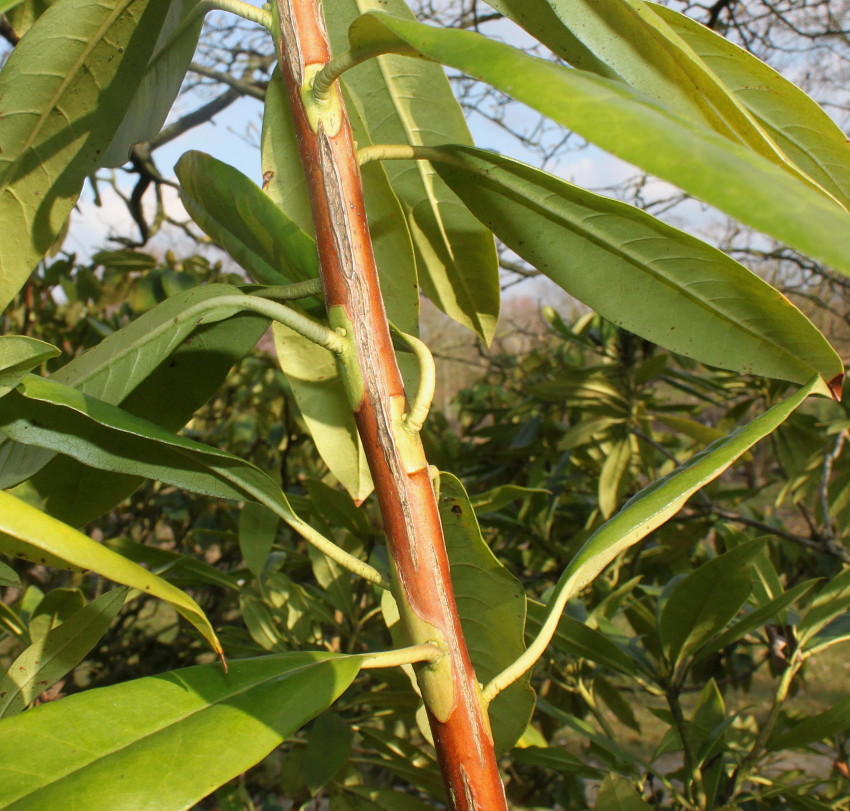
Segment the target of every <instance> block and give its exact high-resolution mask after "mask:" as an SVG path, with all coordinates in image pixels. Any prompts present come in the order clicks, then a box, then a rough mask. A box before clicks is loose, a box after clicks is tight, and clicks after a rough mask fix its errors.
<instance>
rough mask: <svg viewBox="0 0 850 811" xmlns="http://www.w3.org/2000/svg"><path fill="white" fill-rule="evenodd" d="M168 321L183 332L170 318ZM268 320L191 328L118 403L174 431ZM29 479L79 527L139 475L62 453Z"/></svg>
mask: <svg viewBox="0 0 850 811" xmlns="http://www.w3.org/2000/svg"><path fill="white" fill-rule="evenodd" d="M179 320H180V319H179V317H178V321H179ZM172 325H173V326H174V328H175V329H176V330H178V331H182V330H181V329H180V328H179V327H178V325H177V324H174V322H173V320H172ZM267 325H268V319H266V318H264V317H263V316H260V315H256V314H253V313H239V314H238V315H235V316H232V317H231V318H228V319H226V320H223V321H219V322H216V323H214V324H206V325H202V326H200V327H196V328H195V330H194V332H193V333H192V334H191V335H190V336H189V337H187V338H186V339H185V340H184V341H183V342H182V343H181V344H180V345H179V346H178V347H177V348H176V349H175V350H174V351H173V352H172V353H171V354H170V355H168V356H167V357H163V358H162V359H161V362H160V364H159V366H157V367H156V368H155V369H154V370H153V371H152V372H151V373H150V374H149V375H148V377H146V378H145V379H144V380H142V381H141V382H140V383H139V385H138V386H137V387H136V388H135V389H134V390H133V391H132V392H131V393H130V394H129V395H128V396H127V397H125V398H124V400H123V401H122V402H121V408H122V409H124V410H125V411H128V412H129V413H131V414H134V415H136V416H139V417H142V418H143V419H149V420H151V421H153V422H156V424H157V425H160V426H162V427H163V428H166V429H168V430H170V431H176V430H177V429H179V428H181V427H182V426H183V425H185V424H186V422H187V421H188V420H189V418H190V417H191V416H192V414H194V413H195V411H196V410H197V409H198V408H199V407H200V406H201V405H203V404H204V402H206V400H207V399H208V398H209V397H210V396H212V395H213V394H214V392H215V391H216V390H217V389H218V387H219V386H220V385H221V383H222V382H223V381H224V379H225V377H226V376H227V373H228V372H229V371H230V369H231V367H232V366H234V365H235V364H237V363H238V362H239V361H240V360H241V359H242V357H243V356H244V355H245V354H247V352H248V351H249V350H250V349H251V348H252V347H253V346H254V344H256V342H257V341H258V340H259V339H260V337H261V336H262V335H263V333H264V332H265V331H266V327H267ZM147 351H148V352H149V351H151V350H150V349H148V350H147ZM151 360H155V358H153V359H152V358H149V357H144V358H143V359H140V362H139V365H140V366H146V365H147V364H148V363H150V362H151ZM134 372H136V373H138V370H137V369H134ZM19 447H21V446H19ZM30 481H31V483H32V486H33V487H34V488H35V490H36V492H38V494H39V495H40V496H41V497H42V498H43V499H44V504H45V508H46V509H47V511H48V512H49V513H50V514H51V515H53V516H54V517H56V518H59V519H60V520H62V521H65V523H68V524H72V525H75V526H80V525H82V524H84V523H86V522H87V521H90V520H92V519H93V518H96V517H97V516H98V515H102V514H103V513H105V512H106V511H108V510H109V509H111V508H112V507H114V506H115V505H116V504H118V503H119V502H120V501H121V500H123V499H124V498H126V497H127V496H129V495H130V494H131V493H132V492H133V491H134V490H135V489H136V487H138V485H139V484H140V481H141V480H140V479H139V478H138V477H135V476H121V475H116V474H115V473H104V472H102V471H98V470H94V469H92V468H89V467H86V466H85V465H83V464H80V463H79V462H77V461H75V460H74V459H71V458H69V457H67V456H56V457H54V458H53V459H51V460H50V462H49V463H48V464H47V465H46V466H45V467H44V468H43V469H42V470H40V471H39V472H38V473H37V474H36V475H35V476H34V477H33V478H32V479H31V480H30Z"/></svg>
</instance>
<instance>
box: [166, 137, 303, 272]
mask: <svg viewBox="0 0 850 811" xmlns="http://www.w3.org/2000/svg"><path fill="white" fill-rule="evenodd" d="M174 171H175V172H176V173H177V177H178V179H179V180H180V199H181V200H182V201H183V205H184V206H186V210H187V211H188V212H189V214H191V215H192V218H193V219H194V220H195V222H196V223H197V224H198V225H199V226H201V228H203V229H204V231H206V233H207V234H208V235H209V236H210V237H212V239H214V240H215V241H216V242H217V243H218V244H219V245H221V247H222V248H224V249H225V250H226V251H227V252H228V253H229V254H230V255H231V256H232V257H233V258H234V259H235V260H236V261H237V262H238V263H239V264H240V265H241V266H242V267H243V268H245V270H246V271H247V272H248V273H249V274H250V275H251V277H252V278H253V279H254V280H255V281H257V282H261V283H262V284H286V283H287V282H302V281H306V280H307V279H314V278H316V276H317V275H318V273H319V260H318V257H317V255H316V243H315V242H314V241H313V239H312V238H311V237H309V236H308V235H307V234H306V233H304V231H302V230H301V229H300V228H299V227H298V225H296V223H295V222H294V221H292V220H291V219H290V218H289V217H287V216H286V214H284V212H283V211H281V210H280V209H279V208H278V207H277V206H276V205H275V204H274V202H273V201H272V200H271V199H269V197H268V196H267V195H265V194H263V192H262V191H261V189H259V188H258V187H257V185H256V184H255V183H253V182H252V181H251V180H249V179H248V178H247V177H245V175H243V174H242V172H240V171H239V170H238V169H234V168H233V167H232V166H228V164H226V163H222V162H221V161H220V160H217V159H216V158H213V157H211V156H210V155H206V154H204V153H203V152H196V151H192V152H186V153H185V154H184V155H183V157H182V158H180V160H179V161H178V162H177V165H176V166H175V167H174Z"/></svg>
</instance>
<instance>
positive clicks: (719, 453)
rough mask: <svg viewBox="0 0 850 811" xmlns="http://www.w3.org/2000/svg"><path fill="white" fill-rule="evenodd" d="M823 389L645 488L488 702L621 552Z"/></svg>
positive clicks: (596, 540)
mask: <svg viewBox="0 0 850 811" xmlns="http://www.w3.org/2000/svg"><path fill="white" fill-rule="evenodd" d="M817 384H818V378H814V379H813V380H812V381H811V382H809V384H808V385H806V386H803V387H802V388H801V389H799V390H798V391H797V392H796V393H795V394H792V395H791V396H790V397H788V398H786V399H785V400H783V401H782V402H780V403H777V404H776V405H775V406H773V408H771V409H770V410H769V411H767V412H766V413H764V414H762V415H761V416H760V417H757V418H756V419H754V420H753V421H752V422H751V423H749V424H748V425H746V426H743V427H742V428H739V429H738V430H737V431H734V432H733V433H732V434H730V435H729V436H728V437H725V438H724V439H720V440H717V441H716V442H714V443H712V444H711V445H709V446H708V447H707V448H706V449H705V450H703V451H702V452H700V453H698V454H696V455H694V456H693V457H691V459H689V460H688V461H687V462H686V463H685V464H684V465H682V466H681V467H680V468H678V469H677V470H675V471H673V473H671V474H670V475H669V476H665V477H664V478H663V479H660V480H659V481H657V482H655V483H654V484H651V485H649V487H646V488H644V489H643V490H641V491H640V492H639V493H638V494H637V495H636V496H634V497H633V498H632V499H630V500H629V501H628V502H627V503H626V504H625V506H624V507H623V508H622V509H621V510H620V512H618V513H617V514H616V515H615V516H614V517H613V518H611V519H609V520H608V521H606V522H605V523H604V524H603V525H602V526H601V527H600V528H599V529H598V530H597V531H596V532H594V533H593V535H591V537H590V538H588V539H587V541H586V542H585V543H584V545H583V546H582V547H581V549H580V550H579V551H578V554H577V555H576V556H575V557H574V558H573V560H572V562H571V563H570V565H569V566H567V568H566V569H565V570H564V572H563V574H562V575H561V577H560V578H559V580H558V582H557V583H556V584H555V588H554V590H553V591H552V595H551V597H550V599H549V602H548V603H547V606H546V609H547V613H546V619H545V620H544V622H543V624H542V625H541V627H540V631H539V632H538V634H537V636H536V637H535V638H534V640H533V641H532V643H531V644H530V645H529V646H528V648H527V649H526V651H525V653H523V654H522V655H521V656H520V657H518V658H517V660H516V661H515V662H514V663H513V664H511V665H510V666H509V667H507V668H505V669H504V670H503V671H502V672H501V673H499V675H497V676H496V677H495V678H493V679H492V680H491V681H490V683H489V684H487V686H486V687H485V688H484V700H485V701H488V702H489V701H492V700H493V699H494V698H495V697H496V696H497V695H498V694H499V693H500V692H501V691H502V690H504V689H505V688H506V687H508V686H509V685H511V684H513V683H514V682H515V681H516V680H517V679H518V678H519V677H520V676H522V675H523V674H524V673H525V672H526V671H527V670H529V669H531V668H532V667H534V665H535V663H536V662H537V660H538V659H539V658H540V657H541V656H542V655H543V652H544V651H545V650H546V648H547V647H548V646H549V643H550V642H551V641H552V637H553V636H554V635H555V632H556V630H557V628H558V622H559V621H560V619H561V614H563V612H564V608H565V607H566V605H567V603H568V602H569V600H570V599H571V598H572V597H574V596H575V595H576V594H578V593H579V591H581V590H582V589H583V588H584V587H585V586H587V585H588V584H589V583H591V582H592V581H593V580H594V579H595V578H596V577H597V576H598V575H599V574H600V573H601V572H602V570H603V569H604V568H605V567H606V566H607V565H608V564H609V563H611V561H613V560H614V558H616V557H617V556H618V555H619V554H620V553H621V552H624V551H625V550H626V549H629V548H630V547H631V546H634V544H636V543H638V542H639V541H641V540H642V539H643V538H645V537H646V536H647V535H649V533H650V532H652V531H653V530H655V529H657V528H658V527H660V526H661V525H662V524H664V523H665V522H666V521H667V520H669V519H670V518H672V517H673V516H674V515H675V514H676V513H677V512H678V511H679V510H680V509H681V508H682V507H683V506H684V505H685V503H686V502H687V500H688V499H689V498H690V497H691V496H692V495H693V494H694V493H696V492H698V491H699V490H700V489H701V488H703V487H704V486H705V485H706V484H708V483H709V482H712V481H714V479H716V478H717V477H718V476H719V475H720V474H721V473H723V472H724V471H725V470H726V469H727V468H729V467H730V465H732V463H733V462H735V461H736V460H737V459H738V458H740V457H741V456H742V455H743V454H744V453H746V452H747V451H748V450H749V449H750V448H751V447H752V446H753V445H755V444H756V442H758V441H759V440H760V439H762V438H763V437H765V436H767V435H768V434H769V433H771V432H772V431H774V430H775V429H776V428H778V427H779V426H780V425H781V424H782V423H783V422H784V421H785V420H786V419H787V417H788V416H789V415H790V414H791V413H792V412H793V411H794V410H795V409H796V408H797V407H798V406H799V405H800V404H801V403H802V402H803V401H804V400H805V399H806V397H808V396H809V394H811V392H812V391H813V389H814V388H815V386H816V385H817Z"/></svg>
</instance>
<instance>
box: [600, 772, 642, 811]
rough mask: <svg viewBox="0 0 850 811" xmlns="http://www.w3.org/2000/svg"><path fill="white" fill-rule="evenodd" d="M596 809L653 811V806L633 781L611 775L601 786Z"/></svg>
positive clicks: (617, 775) (607, 810) (601, 810)
mask: <svg viewBox="0 0 850 811" xmlns="http://www.w3.org/2000/svg"><path fill="white" fill-rule="evenodd" d="M596 808H597V809H598V811H651V809H652V806H651V805H650V804H649V803H648V802H646V800H644V799H643V797H641V796H640V794H638V792H637V791H636V790H635V787H634V786H633V785H632V783H631V781H629V780H626V778H625V777H621V776H620V775H619V774H609V775H608V776H607V777H606V778H605V779H604V780H603V781H602V785H600V786H599V794H598V795H597V796H596Z"/></svg>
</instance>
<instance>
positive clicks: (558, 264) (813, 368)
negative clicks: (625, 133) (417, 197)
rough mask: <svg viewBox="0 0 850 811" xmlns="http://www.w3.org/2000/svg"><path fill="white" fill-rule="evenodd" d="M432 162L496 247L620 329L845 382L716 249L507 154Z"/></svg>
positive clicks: (769, 368)
mask: <svg viewBox="0 0 850 811" xmlns="http://www.w3.org/2000/svg"><path fill="white" fill-rule="evenodd" d="M439 154H440V155H443V156H445V157H446V161H447V162H445V163H443V162H440V161H435V163H434V165H435V168H436V169H437V171H438V172H439V173H440V175H441V176H442V177H443V179H444V180H445V181H446V182H447V183H448V184H449V185H450V186H451V188H452V189H453V190H454V191H455V192H456V193H457V194H458V195H459V196H460V198H461V199H462V200H463V201H464V202H465V203H466V205H467V206H469V208H470V210H471V211H472V212H473V213H474V214H475V215H476V216H477V217H479V218H480V219H481V221H482V222H484V223H485V224H486V225H487V226H488V227H489V228H492V229H493V231H494V232H495V234H496V235H497V236H498V237H499V239H501V240H502V241H503V242H504V243H505V244H506V245H507V246H508V247H509V248H511V249H512V250H513V251H515V252H516V253H517V254H519V255H520V256H521V257H522V258H523V259H525V260H526V261H528V262H530V263H531V264H532V265H534V266H535V267H536V268H538V269H539V270H540V271H541V272H543V273H545V274H546V275H547V276H548V277H549V278H550V279H552V280H553V281H555V282H557V283H558V284H559V285H560V286H561V287H563V288H564V289H565V290H566V291H567V292H568V293H570V294H571V295H573V296H575V297H576V298H578V299H579V300H581V301H583V302H584V303H585V304H587V305H588V306H589V307H591V308H592V309H594V310H596V311H597V312H599V313H600V314H601V315H602V316H604V317H605V318H607V319H608V320H610V321H613V322H614V323H615V324H617V325H619V326H623V327H625V328H626V329H628V330H630V331H631V332H634V333H637V334H638V335H640V336H641V337H643V338H648V339H649V340H651V341H654V342H655V343H658V344H660V345H662V346H664V347H666V348H667V349H671V350H673V351H674V352H678V353H680V354H682V355H687V356H689V357H693V358H696V359H698V360H701V361H703V362H704V363H709V364H711V365H713V366H719V367H721V368H724V369H732V370H734V371H738V372H750V373H754V374H762V375H765V376H767V377H778V378H781V379H783V380H790V381H792V382H795V383H805V382H806V381H808V380H809V379H811V377H812V375H813V374H817V375H819V376H820V377H821V378H822V379H823V380H824V382H829V381H830V380H832V379H833V378H834V377H836V376H837V375H840V374H842V372H843V365H842V362H841V359H840V358H839V357H838V354H837V353H836V352H835V350H834V349H833V348H832V347H831V346H830V345H829V343H828V342H827V340H826V339H825V338H824V337H823V335H821V333H820V332H819V331H818V330H817V328H816V327H815V326H814V325H813V324H812V323H811V322H810V321H809V320H808V319H807V318H806V316H805V315H803V313H802V312H800V311H799V310H798V309H797V308H796V307H795V306H794V305H793V304H792V303H791V302H790V301H788V299H786V298H785V297H784V296H783V295H781V294H780V293H778V292H777V291H776V290H775V289H774V288H772V287H771V286H770V285H769V284H767V283H766V282H764V281H762V280H761V279H760V278H759V277H758V276H756V275H755V274H754V273H751V272H750V271H749V270H747V269H746V268H745V267H744V266H743V265H740V264H739V263H738V262H736V261H735V260H733V259H731V258H729V257H728V256H726V255H725V254H724V253H723V252H722V251H718V250H717V249H716V248H712V247H711V246H709V245H706V244H705V243H704V242H702V241H701V240H698V239H696V238H695V237H692V236H690V235H688V234H685V233H684V232H682V231H679V230H678V229H676V228H673V227H672V226H669V225H666V224H664V223H662V222H661V221H660V220H657V219H655V218H654V217H652V216H650V215H649V214H646V213H645V212H643V211H640V210H639V209H636V208H634V207H633V206H629V205H626V204H624V203H620V202H618V201H616V200H612V199H610V198H607V197H602V196H600V195H597V194H593V193H591V192H588V191H585V190H583V189H580V188H579V187H577V186H574V185H572V184H571V183H567V182H565V181H563V180H560V179H558V178H556V177H554V176H552V175H550V174H548V173H546V172H541V171H539V170H538V169H534V168H533V167H531V166H527V165H526V164H523V163H519V162H517V161H513V160H511V159H509V158H504V157H501V156H499V155H496V154H493V153H490V152H485V151H483V150H475V149H469V148H466V147H456V148H455V147H453V148H450V149H442V150H440V152H439Z"/></svg>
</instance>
